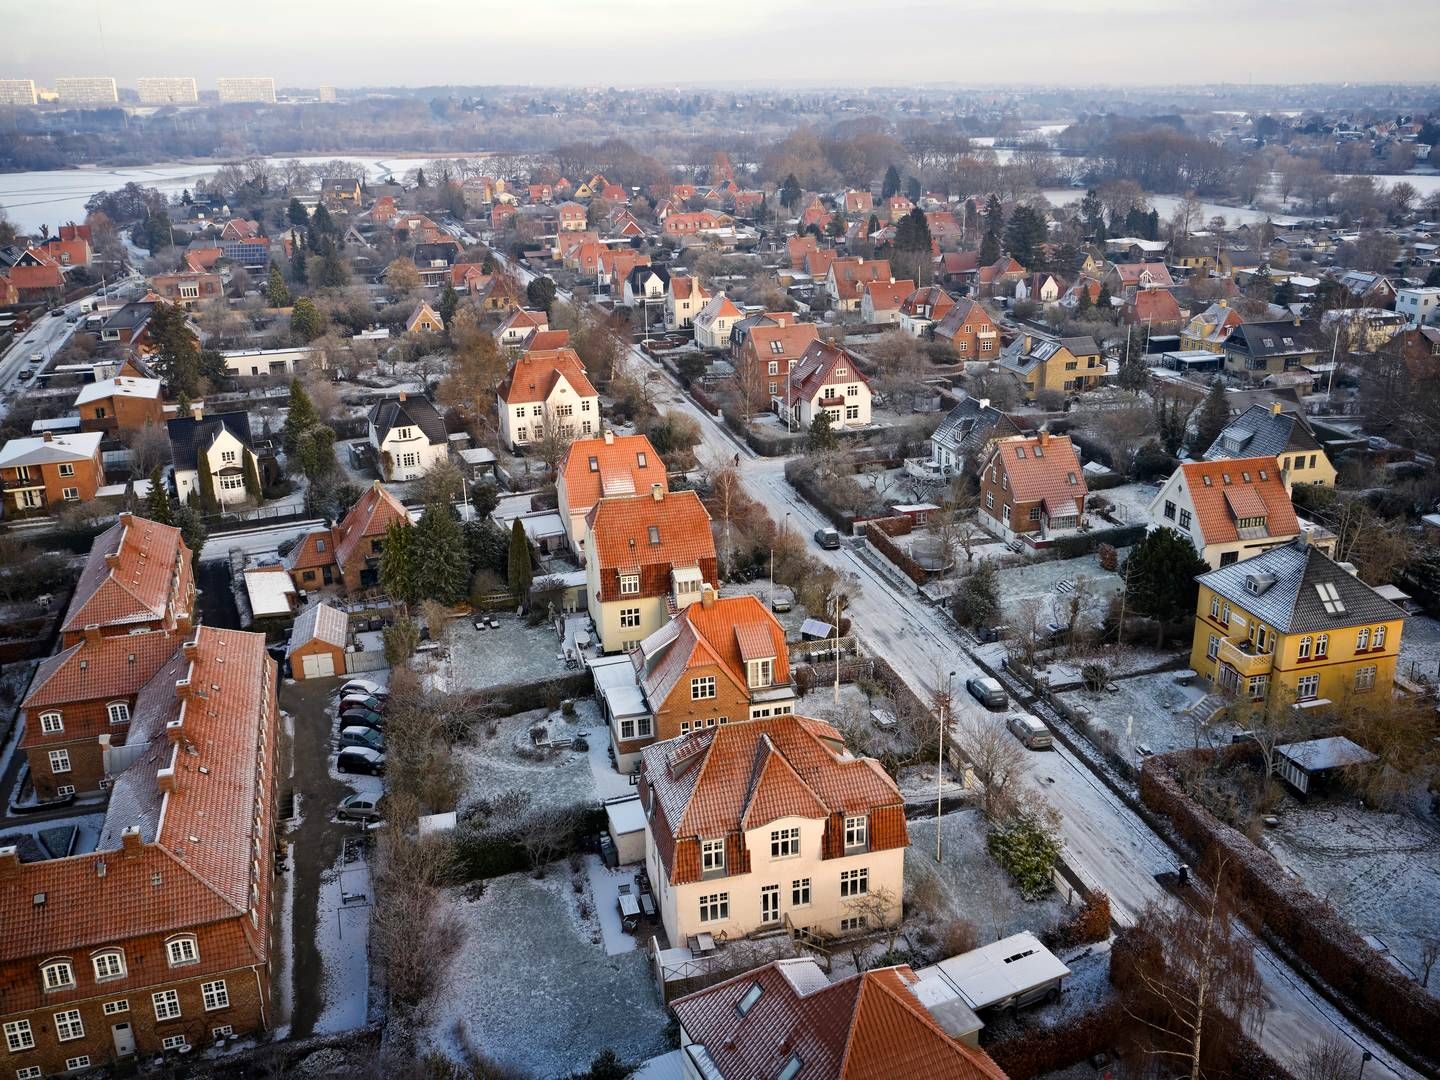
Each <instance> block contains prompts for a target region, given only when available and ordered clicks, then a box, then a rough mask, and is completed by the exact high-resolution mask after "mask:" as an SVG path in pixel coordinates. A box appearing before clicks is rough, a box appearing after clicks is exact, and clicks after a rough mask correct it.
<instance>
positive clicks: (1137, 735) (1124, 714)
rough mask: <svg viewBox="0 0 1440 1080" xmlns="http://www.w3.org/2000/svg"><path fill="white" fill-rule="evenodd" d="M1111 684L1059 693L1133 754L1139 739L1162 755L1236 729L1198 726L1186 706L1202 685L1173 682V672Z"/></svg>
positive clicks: (1225, 737)
mask: <svg viewBox="0 0 1440 1080" xmlns="http://www.w3.org/2000/svg"><path fill="white" fill-rule="evenodd" d="M1115 686H1116V687H1117V689H1116V690H1115V692H1113V693H1112V692H1110V691H1106V690H1102V691H1101V692H1100V693H1098V694H1093V693H1091V692H1090V691H1089V690H1071V691H1068V692H1066V693H1063V694H1060V695H1059V697H1060V700H1061V701H1063V702H1065V703H1066V704H1067V705H1070V706H1072V707H1074V706H1076V705H1080V706H1083V707H1084V708H1086V709H1088V710H1089V712H1090V715H1091V716H1092V717H1093V718H1094V720H1093V722H1094V723H1095V724H1096V725H1098V726H1100V727H1103V728H1105V729H1106V730H1107V731H1109V732H1110V733H1111V734H1112V735H1114V736H1115V739H1116V743H1117V746H1118V747H1119V748H1120V749H1121V750H1122V751H1125V752H1127V753H1128V754H1129V755H1130V756H1131V757H1132V758H1133V757H1134V756H1135V753H1136V748H1137V747H1138V746H1140V745H1141V744H1142V743H1143V744H1144V745H1145V746H1148V747H1149V748H1150V749H1151V750H1153V751H1154V752H1155V753H1157V754H1163V753H1165V752H1166V751H1167V750H1178V749H1182V748H1185V747H1192V746H1194V745H1195V744H1196V742H1197V741H1198V742H1199V744H1200V745H1201V746H1208V745H1210V744H1212V743H1216V742H1219V743H1228V742H1229V741H1230V735H1231V734H1232V732H1236V731H1239V730H1240V729H1239V728H1238V727H1226V728H1223V729H1222V728H1220V727H1215V728H1210V729H1207V728H1205V727H1204V726H1202V725H1203V722H1204V720H1205V717H1204V716H1201V715H1200V714H1199V713H1198V712H1197V713H1192V714H1187V713H1186V710H1187V709H1190V708H1191V707H1192V706H1194V705H1196V704H1197V703H1198V702H1199V701H1200V700H1201V699H1202V698H1204V697H1205V692H1206V690H1207V685H1206V684H1205V683H1203V682H1192V683H1191V684H1190V685H1189V686H1181V685H1180V684H1179V683H1177V682H1176V681H1175V672H1173V671H1160V672H1156V673H1155V674H1153V675H1136V676H1133V677H1131V678H1128V679H1124V678H1122V679H1116V680H1115Z"/></svg>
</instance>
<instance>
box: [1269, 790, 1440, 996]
mask: <svg viewBox="0 0 1440 1080" xmlns="http://www.w3.org/2000/svg"><path fill="white" fill-rule="evenodd" d="M1277 813H1278V816H1279V818H1280V824H1279V825H1278V826H1277V827H1276V828H1273V829H1269V830H1267V831H1266V833H1265V835H1264V839H1263V841H1262V842H1263V844H1264V846H1265V848H1266V850H1268V851H1269V852H1270V853H1271V854H1272V855H1274V856H1275V858H1276V859H1278V860H1279V861H1280V863H1281V865H1283V866H1285V867H1287V868H1288V869H1290V870H1292V871H1293V872H1294V873H1295V874H1296V875H1298V878H1299V880H1300V881H1301V882H1302V883H1303V884H1304V885H1305V887H1306V888H1307V889H1309V890H1310V891H1311V892H1312V893H1314V894H1315V895H1316V896H1319V897H1321V898H1323V899H1325V900H1327V901H1329V903H1330V904H1332V905H1333V906H1334V907H1335V909H1336V910H1337V911H1339V912H1340V914H1342V915H1343V916H1344V917H1345V918H1346V919H1348V920H1349V922H1350V924H1351V925H1352V926H1353V927H1355V929H1356V930H1358V931H1360V933H1362V934H1373V935H1375V936H1376V937H1378V938H1380V939H1381V940H1382V941H1383V942H1384V943H1385V944H1386V945H1388V946H1389V948H1390V951H1391V952H1393V953H1394V954H1395V955H1396V956H1397V957H1399V959H1400V960H1401V962H1402V963H1404V964H1405V965H1406V967H1408V968H1409V969H1410V970H1411V971H1412V972H1414V973H1416V974H1417V976H1418V974H1419V972H1420V970H1421V964H1420V950H1421V939H1422V938H1425V937H1430V938H1434V937H1440V919H1437V917H1436V912H1437V911H1440V832H1437V831H1436V829H1435V828H1434V827H1433V826H1432V825H1430V824H1429V823H1428V822H1426V821H1424V820H1421V819H1418V818H1414V817H1410V816H1408V815H1405V814H1385V813H1380V812H1378V811H1373V810H1365V809H1362V808H1361V807H1359V806H1357V805H1353V804H1348V803H1347V804H1340V803H1322V802H1312V803H1309V804H1306V805H1303V806H1302V805H1300V804H1298V803H1295V802H1292V801H1289V800H1287V801H1286V802H1285V804H1284V805H1283V806H1282V807H1281V809H1280V810H1279V811H1278V812H1277ZM1431 989H1432V992H1435V991H1437V990H1440V985H1437V980H1436V978H1435V977H1434V976H1433V975H1432V976H1431Z"/></svg>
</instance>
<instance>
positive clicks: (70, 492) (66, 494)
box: [60, 487, 80, 502]
mask: <svg viewBox="0 0 1440 1080" xmlns="http://www.w3.org/2000/svg"><path fill="white" fill-rule="evenodd" d="M60 495H61V497H62V498H63V499H64V500H65V501H66V502H78V501H79V500H80V489H79V488H73V487H67V488H61V489H60Z"/></svg>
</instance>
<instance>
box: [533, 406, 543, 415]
mask: <svg viewBox="0 0 1440 1080" xmlns="http://www.w3.org/2000/svg"><path fill="white" fill-rule="evenodd" d="M530 415H531V416H544V415H545V406H543V405H531V406H530Z"/></svg>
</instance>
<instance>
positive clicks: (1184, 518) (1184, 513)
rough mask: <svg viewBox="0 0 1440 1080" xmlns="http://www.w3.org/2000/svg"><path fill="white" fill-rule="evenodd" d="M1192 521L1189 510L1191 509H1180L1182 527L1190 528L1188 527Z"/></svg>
mask: <svg viewBox="0 0 1440 1080" xmlns="http://www.w3.org/2000/svg"><path fill="white" fill-rule="evenodd" d="M1190 521H1191V517H1190V511H1189V510H1181V511H1180V527H1181V528H1182V529H1188V528H1190Z"/></svg>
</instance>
